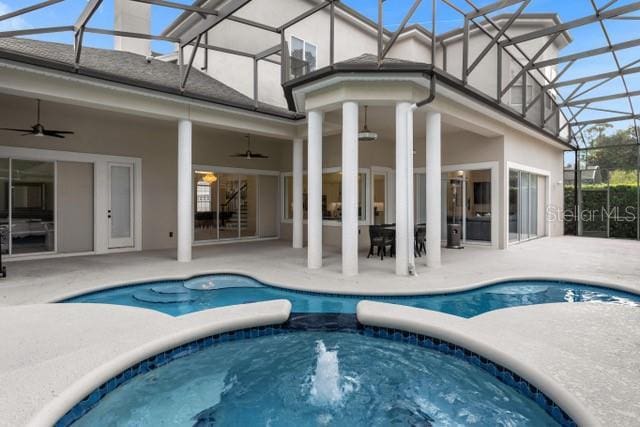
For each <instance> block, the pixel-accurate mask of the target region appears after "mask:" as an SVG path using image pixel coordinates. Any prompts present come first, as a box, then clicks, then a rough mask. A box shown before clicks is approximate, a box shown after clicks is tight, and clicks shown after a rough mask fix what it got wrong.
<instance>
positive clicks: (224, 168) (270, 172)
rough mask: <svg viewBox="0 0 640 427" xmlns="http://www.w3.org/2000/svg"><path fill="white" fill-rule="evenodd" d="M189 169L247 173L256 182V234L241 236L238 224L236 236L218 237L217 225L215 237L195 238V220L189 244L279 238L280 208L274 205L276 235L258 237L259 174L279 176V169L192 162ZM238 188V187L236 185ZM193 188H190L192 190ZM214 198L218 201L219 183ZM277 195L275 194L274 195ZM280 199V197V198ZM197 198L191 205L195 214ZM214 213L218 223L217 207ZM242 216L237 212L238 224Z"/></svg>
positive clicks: (232, 173)
mask: <svg viewBox="0 0 640 427" xmlns="http://www.w3.org/2000/svg"><path fill="white" fill-rule="evenodd" d="M191 170H192V173H195V172H196V171H209V172H214V173H224V174H229V175H249V176H253V177H255V183H256V192H255V193H256V194H255V197H256V200H255V205H256V234H255V235H253V236H242V230H241V227H240V226H238V236H237V237H229V238H220V229H219V227H217V228H216V229H217V231H216V235H217V238H216V239H207V240H196V239H195V233H196V227H195V222H194V225H193V227H192V230H191V235H192V240H191V242H192V243H191V246H202V245H210V244H221V243H234V242H245V241H256V240H273V239H279V238H280V221H278V218H280V208H279V207H276V236H275V237H260V232H261V230H260V227H261V225H260V209H261V208H260V179H258V178H259V176H261V175H262V176H275V177H280V171H275V170H269V169H244V168H236V167H228V166H214V165H204V164H192V165H191ZM280 182H281V179H278V186H277V187H278V188H277V189H276V191H277V192H278V193H281V191H280ZM194 184H196V185H197V182H196V181H194ZM238 188H239V187H238ZM193 190H194V189H192V191H193ZM216 192H217V195H216V200H217V203H218V204H219V203H220V185H216ZM276 197H277V196H276ZM280 199H281V200H282V198H280ZM196 203H197V200H196V201H195V203H192V205H193V206H192V207H191V211H192V212H191V214H192V215H195V206H196ZM238 209H240V205H238ZM216 215H217V217H218V218H217V221H216V224H219V223H220V221H219V220H220V218H219V216H220V212H219V209H216ZM241 220H242V218H241V217H240V212H238V224H240V223H241Z"/></svg>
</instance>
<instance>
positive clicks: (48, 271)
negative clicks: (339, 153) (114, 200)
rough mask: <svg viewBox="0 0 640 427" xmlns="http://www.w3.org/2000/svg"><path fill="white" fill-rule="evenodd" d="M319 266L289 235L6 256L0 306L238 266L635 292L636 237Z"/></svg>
mask: <svg viewBox="0 0 640 427" xmlns="http://www.w3.org/2000/svg"><path fill="white" fill-rule="evenodd" d="M324 252H325V255H324V259H323V261H324V267H323V268H321V269H319V270H309V269H307V268H306V250H305V249H292V248H291V247H290V244H289V242H285V241H261V242H244V243H238V244H227V245H215V246H201V247H196V248H194V253H193V254H194V260H193V261H192V262H190V263H178V262H176V261H175V250H166V251H145V252H132V253H120V254H110V255H97V256H83V257H62V258H50V259H43V260H30V261H12V262H9V263H7V271H8V277H7V278H6V279H4V280H1V281H0V305H14V304H33V303H42V302H51V301H55V300H59V299H62V298H66V297H69V296H72V295H77V294H79V293H85V292H88V291H92V290H97V289H102V288H105V287H110V286H113V285H117V284H125V283H131V282H139V281H148V280H154V279H165V278H176V279H179V278H186V277H190V276H193V275H197V274H207V273H215V272H231V273H233V272H236V273H243V274H249V275H252V276H254V277H256V278H257V279H259V280H261V281H263V282H266V283H272V284H276V285H279V286H283V287H289V288H294V289H303V290H309V291H318V292H333V293H353V294H363V295H367V294H369V295H376V294H416V293H430V292H438V291H454V290H461V289H463V288H465V287H468V286H473V285H477V284H482V283H486V282H490V281H495V280H500V279H506V278H516V277H549V278H563V279H569V280H578V281H585V282H595V283H602V284H609V285H612V286H620V287H622V288H625V289H630V290H636V291H637V292H640V263H639V262H638V256H639V255H640V242H638V241H628V240H613V239H609V240H607V239H595V238H584V237H581V238H577V237H569V236H565V237H557V238H545V239H539V240H535V241H531V242H527V243H526V244H520V245H513V246H511V247H509V249H507V250H495V249H491V248H488V247H483V246H467V247H466V248H465V249H463V250H449V249H445V250H443V261H442V262H443V265H442V266H441V267H439V268H434V269H430V268H427V267H425V266H424V258H417V260H416V265H417V272H418V276H417V277H399V276H395V275H394V274H393V271H394V265H395V264H394V259H393V258H385V259H384V261H380V259H379V258H369V259H367V258H366V252H364V253H361V257H360V274H359V275H358V276H356V277H350V278H345V277H343V276H342V274H341V273H340V253H339V252H338V251H337V250H336V249H332V248H325V250H324Z"/></svg>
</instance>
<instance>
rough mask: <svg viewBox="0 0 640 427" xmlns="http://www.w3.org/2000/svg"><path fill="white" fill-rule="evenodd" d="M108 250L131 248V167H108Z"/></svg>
mask: <svg viewBox="0 0 640 427" xmlns="http://www.w3.org/2000/svg"><path fill="white" fill-rule="evenodd" d="M108 219H109V248H126V247H131V246H133V165H130V164H115V163H112V164H110V165H109V213H108Z"/></svg>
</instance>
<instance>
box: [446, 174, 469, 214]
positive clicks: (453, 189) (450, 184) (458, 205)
mask: <svg viewBox="0 0 640 427" xmlns="http://www.w3.org/2000/svg"><path fill="white" fill-rule="evenodd" d="M464 185H465V182H464V178H463V177H458V176H457V172H456V173H451V174H449V177H448V179H447V189H446V194H447V204H446V206H447V225H450V224H460V225H462V222H463V216H464V206H463V205H464V193H465V191H464V190H465V189H464Z"/></svg>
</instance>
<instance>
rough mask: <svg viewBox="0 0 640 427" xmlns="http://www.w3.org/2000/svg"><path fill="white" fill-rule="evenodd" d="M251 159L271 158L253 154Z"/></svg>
mask: <svg viewBox="0 0 640 427" xmlns="http://www.w3.org/2000/svg"><path fill="white" fill-rule="evenodd" d="M251 158H252V159H268V158H269V156H265V155H264V154H260V153H251Z"/></svg>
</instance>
